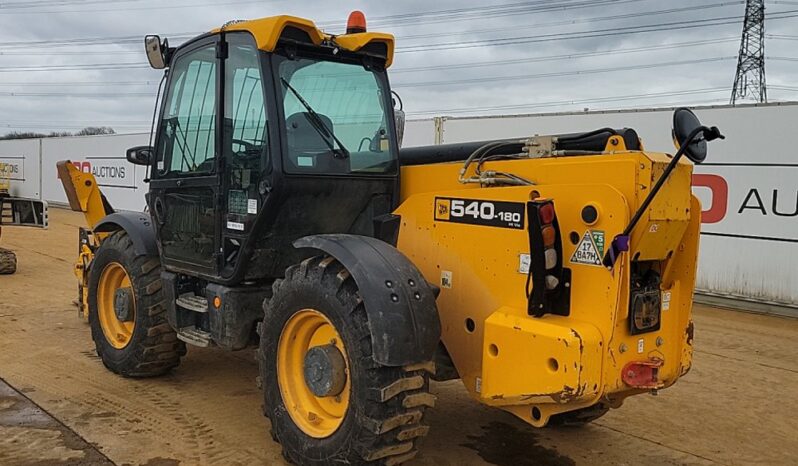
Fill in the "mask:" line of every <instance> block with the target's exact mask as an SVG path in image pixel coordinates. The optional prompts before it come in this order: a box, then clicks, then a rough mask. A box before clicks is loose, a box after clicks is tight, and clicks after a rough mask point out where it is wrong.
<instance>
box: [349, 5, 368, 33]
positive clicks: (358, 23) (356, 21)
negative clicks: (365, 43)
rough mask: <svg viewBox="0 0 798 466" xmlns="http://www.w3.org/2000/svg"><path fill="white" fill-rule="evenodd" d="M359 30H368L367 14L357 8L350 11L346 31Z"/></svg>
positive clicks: (353, 31) (354, 31) (356, 31)
mask: <svg viewBox="0 0 798 466" xmlns="http://www.w3.org/2000/svg"><path fill="white" fill-rule="evenodd" d="M358 32H366V15H364V14H363V12H362V11H359V10H355V11H353V12H351V13H349V19H348V20H347V21H346V33H347V34H355V33H358Z"/></svg>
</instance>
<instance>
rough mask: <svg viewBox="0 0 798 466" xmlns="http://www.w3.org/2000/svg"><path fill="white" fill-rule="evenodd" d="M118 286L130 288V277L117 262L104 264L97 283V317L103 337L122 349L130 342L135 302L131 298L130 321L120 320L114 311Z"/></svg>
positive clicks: (133, 323)
mask: <svg viewBox="0 0 798 466" xmlns="http://www.w3.org/2000/svg"><path fill="white" fill-rule="evenodd" d="M120 288H131V284H130V277H128V275H127V272H126V271H125V268H124V267H122V265H121V264H119V263H118V262H111V263H110V264H108V265H106V266H105V269H103V271H102V273H101V274H100V281H99V284H98V285H97V317H98V318H99V319H100V327H101V328H102V329H103V333H104V334H105V339H106V340H108V343H110V344H111V346H113V347H114V348H117V349H122V348H124V347H125V346H127V344H128V343H130V339H131V337H132V336H133V328H134V327H135V319H136V303H135V301H136V300H135V299H133V303H132V304H133V314H132V319H131V321H130V322H121V321H120V320H119V319H118V318H117V317H116V312H114V295H115V294H116V290H118V289H120Z"/></svg>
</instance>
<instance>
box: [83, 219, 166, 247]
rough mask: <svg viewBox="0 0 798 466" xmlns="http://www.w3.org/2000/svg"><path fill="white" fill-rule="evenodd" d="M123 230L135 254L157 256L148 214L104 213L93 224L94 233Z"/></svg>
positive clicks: (156, 245)
mask: <svg viewBox="0 0 798 466" xmlns="http://www.w3.org/2000/svg"><path fill="white" fill-rule="evenodd" d="M117 230H125V232H126V233H127V234H128V236H129V237H130V241H132V242H133V250H134V251H135V253H136V254H137V255H146V256H157V255H158V242H157V241H156V238H155V228H154V226H153V224H152V220H151V219H150V216H149V214H145V213H142V212H116V213H113V214H111V215H106V216H105V217H103V218H102V220H100V221H99V222H97V225H95V226H94V230H93V231H94V232H95V233H110V232H113V231H117Z"/></svg>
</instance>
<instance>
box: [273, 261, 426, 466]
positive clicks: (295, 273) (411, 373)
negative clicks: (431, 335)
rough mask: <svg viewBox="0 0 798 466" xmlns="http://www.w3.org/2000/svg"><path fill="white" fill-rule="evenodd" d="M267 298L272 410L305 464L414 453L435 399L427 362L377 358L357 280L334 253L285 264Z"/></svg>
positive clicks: (288, 447) (287, 444) (388, 459)
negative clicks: (400, 363) (390, 362)
mask: <svg viewBox="0 0 798 466" xmlns="http://www.w3.org/2000/svg"><path fill="white" fill-rule="evenodd" d="M273 289H274V293H273V295H272V297H271V299H270V300H269V301H267V302H266V303H264V311H265V317H264V322H263V325H262V327H261V339H260V349H259V360H260V372H261V380H262V384H263V392H264V403H265V404H264V412H265V414H266V415H267V416H268V417H269V419H270V420H271V424H272V435H273V437H274V439H275V440H276V441H278V442H280V443H281V444H282V447H283V455H284V456H285V457H286V459H288V460H289V461H291V462H293V463H296V464H299V465H312V466H320V465H328V464H381V465H393V464H399V463H402V462H404V461H407V460H409V459H411V458H413V457H414V456H415V455H416V447H417V443H418V439H419V438H420V437H423V436H425V435H426V434H427V431H428V430H429V428H428V427H427V426H424V425H422V424H421V419H422V417H423V414H424V410H425V408H426V407H428V406H432V405H433V404H434V400H435V398H434V396H433V395H431V394H430V393H429V380H428V374H427V372H426V371H425V369H424V367H425V366H424V365H423V364H422V365H418V366H414V367H405V368H402V367H388V366H382V365H380V364H378V363H376V362H375V361H374V359H373V358H372V342H371V334H370V331H369V323H368V316H367V314H366V310H365V308H364V305H363V302H362V300H361V299H360V297H359V296H358V289H357V285H356V284H355V282H354V280H353V279H352V278H351V277H350V275H349V273H348V272H347V271H346V269H345V268H344V267H343V266H342V265H341V264H340V263H338V262H337V261H336V260H334V259H333V258H331V257H326V258H322V257H316V258H311V259H308V260H306V261H304V262H302V264H300V265H296V266H292V267H290V268H289V269H288V270H287V271H286V277H285V279H284V280H278V281H277V282H275V284H274V287H273Z"/></svg>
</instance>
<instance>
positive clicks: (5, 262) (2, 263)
mask: <svg viewBox="0 0 798 466" xmlns="http://www.w3.org/2000/svg"><path fill="white" fill-rule="evenodd" d="M16 271H17V255H16V254H14V252H13V251H9V250H8V249H3V248H0V275H11V274H12V273H14V272H16Z"/></svg>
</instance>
